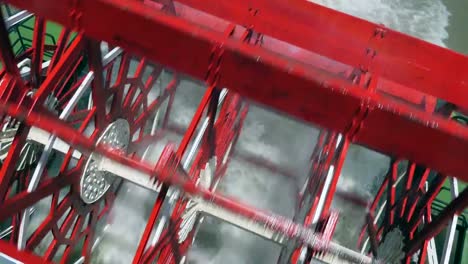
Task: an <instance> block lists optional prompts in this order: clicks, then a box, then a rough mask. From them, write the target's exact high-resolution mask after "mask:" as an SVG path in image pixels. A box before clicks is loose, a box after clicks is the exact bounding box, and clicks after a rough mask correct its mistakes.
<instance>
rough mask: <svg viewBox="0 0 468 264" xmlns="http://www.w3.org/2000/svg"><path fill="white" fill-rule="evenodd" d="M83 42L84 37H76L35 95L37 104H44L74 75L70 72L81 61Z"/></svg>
mask: <svg viewBox="0 0 468 264" xmlns="http://www.w3.org/2000/svg"><path fill="white" fill-rule="evenodd" d="M83 42H84V41H83V36H81V35H78V36H76V38H75V40H74V41H73V42H72V43H71V45H70V47H69V48H68V49H67V50H66V51H65V53H64V55H63V56H62V57H61V58H60V59H59V61H58V62H57V65H56V66H55V67H54V68H53V69H52V70H51V72H50V73H49V74H48V75H47V78H46V79H45V80H44V82H43V83H42V84H41V86H40V87H39V89H38V90H37V92H36V93H35V94H34V101H35V103H36V104H38V103H42V102H43V101H44V100H45V99H46V98H47V96H49V95H50V94H51V93H52V91H54V89H55V88H56V87H57V85H59V84H60V83H61V81H62V80H64V79H66V78H67V77H68V76H70V74H72V73H71V72H70V71H71V70H72V69H74V66H76V63H77V61H78V60H79V57H80V54H81V52H82V48H83Z"/></svg>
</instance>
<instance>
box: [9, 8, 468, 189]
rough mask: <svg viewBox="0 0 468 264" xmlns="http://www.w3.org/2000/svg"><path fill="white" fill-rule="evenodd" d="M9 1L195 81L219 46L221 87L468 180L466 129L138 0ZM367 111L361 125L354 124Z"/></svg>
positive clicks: (203, 74) (371, 146)
mask: <svg viewBox="0 0 468 264" xmlns="http://www.w3.org/2000/svg"><path fill="white" fill-rule="evenodd" d="M8 2H10V3H12V4H14V5H16V6H18V7H20V8H24V9H28V10H30V11H32V12H34V13H36V14H38V15H40V16H43V17H46V18H50V19H51V20H54V21H56V22H58V23H61V24H63V25H65V26H67V27H70V28H73V29H75V30H77V31H82V32H84V33H85V34H87V35H89V36H91V37H94V38H97V39H101V40H105V41H107V42H109V43H111V44H112V45H117V46H121V47H123V48H125V49H127V50H129V51H132V52H135V53H137V54H139V55H143V54H144V55H146V56H148V57H149V58H150V59H153V60H155V61H157V62H159V63H161V64H164V65H167V66H169V67H170V68H174V69H177V70H178V71H181V72H184V73H186V74H189V75H191V76H193V77H195V78H197V79H204V78H205V76H206V74H207V69H208V68H209V65H210V64H213V62H212V61H210V59H209V58H210V56H211V55H212V50H213V48H214V47H215V46H216V45H219V46H222V49H223V56H222V58H221V60H220V64H219V65H218V67H217V69H218V71H219V76H220V79H219V83H218V84H219V86H220V87H228V88H229V89H231V90H232V91H234V92H237V93H239V94H241V95H242V96H245V97H248V98H251V99H253V100H255V101H257V102H259V103H261V104H264V105H268V106H270V107H273V108H276V109H277V110H280V111H283V112H286V113H288V114H290V115H292V116H294V117H296V118H299V119H302V120H305V121H307V122H312V123H315V124H318V125H320V126H323V127H327V128H329V129H331V130H334V131H337V132H340V133H347V132H348V130H349V127H354V128H357V130H355V133H353V135H349V136H350V137H352V138H351V139H352V142H354V143H357V144H361V145H364V146H367V147H370V148H372V149H374V150H377V151H380V152H384V153H387V154H390V155H395V156H398V157H402V158H406V159H410V160H413V161H414V162H417V163H420V164H424V165H428V166H430V167H432V168H434V169H436V170H438V171H440V172H442V173H446V174H448V175H453V176H456V177H460V178H461V179H462V180H465V181H467V180H468V166H466V162H465V160H464V156H465V155H466V150H467V149H468V130H467V129H466V128H465V127H463V126H461V125H459V124H456V123H455V122H452V121H448V120H445V119H443V118H440V117H435V116H433V115H430V114H429V113H424V111H422V110H419V109H416V108H413V107H410V106H408V105H404V104H402V103H398V102H395V101H394V100H392V99H391V98H386V97H383V96H382V95H378V94H374V93H372V92H370V91H367V90H364V89H361V88H359V87H357V86H354V85H352V84H351V83H350V82H348V81H345V80H343V79H340V78H337V77H336V76H334V75H331V74H328V73H326V72H324V71H320V70H317V69H315V68H313V67H311V66H309V65H304V64H302V63H299V62H297V61H294V60H291V59H289V58H286V57H284V56H280V55H278V54H276V53H273V52H271V51H267V50H264V49H263V48H262V47H259V46H251V45H248V44H245V43H242V41H239V40H235V39H226V38H225V37H224V36H223V34H221V33H218V32H213V31H211V30H208V29H206V28H202V27H199V26H196V25H194V24H191V23H189V22H187V21H184V20H182V19H180V18H177V17H173V16H169V15H166V14H164V13H163V12H160V11H158V10H154V9H150V8H148V7H147V6H145V5H144V4H143V3H141V2H137V1H125V0H120V1H117V0H113V1H112V0H81V1H78V2H75V3H77V5H76V6H71V5H69V3H68V2H65V1H57V0H55V1H41V0H31V1H20V0H9V1H8ZM78 3H79V4H78ZM116 17H118V18H119V19H115V18H116ZM129 21H131V23H129ZM458 96H460V97H462V93H461V94H459V95H458ZM363 109H364V113H365V114H364V115H362V120H355V119H354V117H355V116H356V113H358V112H362V110H363ZM356 123H357V124H358V126H356ZM359 123H360V124H359Z"/></svg>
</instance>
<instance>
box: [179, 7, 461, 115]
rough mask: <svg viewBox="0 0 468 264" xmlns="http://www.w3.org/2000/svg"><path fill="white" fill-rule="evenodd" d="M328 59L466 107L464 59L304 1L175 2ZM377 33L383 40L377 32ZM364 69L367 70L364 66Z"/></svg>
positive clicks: (375, 25)
mask: <svg viewBox="0 0 468 264" xmlns="http://www.w3.org/2000/svg"><path fill="white" fill-rule="evenodd" d="M177 2H180V3H183V4H185V5H188V6H190V7H193V8H195V9H198V10H202V11H205V12H208V13H210V14H213V15H215V16H218V17H220V18H223V19H227V20H230V21H232V22H235V23H237V24H240V25H245V26H250V25H251V26H253V27H254V29H255V31H257V32H260V33H262V34H265V35H268V36H271V37H274V38H277V39H280V40H282V41H285V42H287V43H290V44H293V45H296V46H298V47H301V48H304V49H306V50H309V51H313V52H316V53H319V54H322V55H324V56H326V57H328V58H331V59H334V60H336V61H339V62H342V63H345V64H348V65H351V66H353V67H358V68H359V67H361V66H364V65H363V64H366V56H365V52H366V50H367V49H372V50H375V51H376V52H377V53H376V56H375V57H374V58H373V59H372V60H371V62H370V65H369V67H368V69H369V70H370V71H371V72H374V71H375V72H378V74H379V76H380V77H383V78H386V79H390V80H392V81H395V82H397V83H400V84H403V85H405V86H407V87H411V88H413V89H416V90H419V91H421V92H423V93H425V94H428V95H432V96H435V97H438V98H441V99H444V100H446V101H449V102H452V103H454V104H456V105H458V106H462V107H465V108H466V107H467V106H468V100H466V99H465V98H468V59H467V57H466V56H464V55H462V54H459V53H456V52H453V51H451V50H448V49H445V48H442V47H439V46H436V45H434V44H431V43H428V42H425V41H422V40H420V39H417V38H414V37H411V36H408V35H405V34H403V33H400V32H397V31H394V30H391V29H389V28H385V27H384V26H382V25H377V24H374V23H372V22H369V21H366V20H363V19H360V18H357V17H353V16H350V15H347V14H345V13H342V12H339V11H336V10H333V9H330V8H327V7H324V6H321V5H319V4H315V3H311V2H308V1H304V0H290V1H284V0H255V1H253V0H244V1H230V0H205V1H199V0H177ZM379 30H383V31H384V32H385V33H384V36H383V38H379V36H377V35H378V34H376V33H377V31H379ZM366 67H367V66H366Z"/></svg>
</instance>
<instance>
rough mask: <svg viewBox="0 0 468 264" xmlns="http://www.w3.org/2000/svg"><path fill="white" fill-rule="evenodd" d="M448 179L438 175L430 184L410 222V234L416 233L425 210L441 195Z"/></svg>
mask: <svg viewBox="0 0 468 264" xmlns="http://www.w3.org/2000/svg"><path fill="white" fill-rule="evenodd" d="M446 179H447V176H444V175H437V176H436V178H435V179H434V180H433V181H432V182H431V183H430V184H429V188H428V190H427V192H425V193H424V194H423V195H422V197H421V198H420V199H419V203H418V205H417V206H416V209H415V210H414V213H413V217H412V218H411V220H410V221H409V222H408V227H409V229H410V232H414V231H415V230H416V228H417V227H418V225H419V224H420V223H421V220H422V216H423V213H424V210H425V208H426V207H428V206H430V205H431V204H432V202H433V201H434V199H435V198H436V196H437V195H438V194H439V191H440V189H441V188H442V186H443V185H444V183H445V180H446Z"/></svg>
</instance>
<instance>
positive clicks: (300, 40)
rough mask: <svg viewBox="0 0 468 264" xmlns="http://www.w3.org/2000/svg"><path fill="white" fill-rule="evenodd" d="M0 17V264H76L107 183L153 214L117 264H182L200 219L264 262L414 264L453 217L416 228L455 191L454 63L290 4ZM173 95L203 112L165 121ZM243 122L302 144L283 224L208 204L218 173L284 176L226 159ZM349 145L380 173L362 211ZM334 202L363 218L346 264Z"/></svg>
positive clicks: (250, 210) (225, 201)
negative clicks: (254, 112) (138, 194)
mask: <svg viewBox="0 0 468 264" xmlns="http://www.w3.org/2000/svg"><path fill="white" fill-rule="evenodd" d="M6 2H7V3H8V4H11V5H14V6H16V7H18V8H21V9H22V10H24V11H21V10H19V11H18V12H17V13H15V14H13V15H8V16H5V17H1V19H0V20H1V21H2V23H1V24H0V58H1V73H0V77H1V80H0V91H1V93H0V112H1V113H2V115H1V118H2V135H1V140H2V141H1V145H0V146H1V151H2V153H1V154H2V155H1V159H2V164H1V170H0V201H1V202H0V223H2V228H3V226H5V228H3V230H0V237H1V238H2V242H1V243H0V252H1V254H0V259H1V258H4V259H5V260H9V261H11V260H17V261H22V262H24V263H34V262H35V261H37V259H38V257H39V258H40V259H41V261H44V262H60V263H83V262H84V263H90V262H92V260H91V258H92V254H93V251H94V249H95V248H96V247H98V246H99V243H100V240H101V234H102V233H103V232H105V229H106V228H107V226H108V225H111V224H112V219H108V218H107V217H106V216H107V215H108V214H109V211H110V210H111V209H112V208H113V202H114V201H115V199H116V196H117V195H120V194H119V190H120V187H121V186H122V184H123V182H130V183H132V184H135V185H138V186H140V187H143V188H145V189H147V190H149V191H150V192H151V193H152V194H153V195H154V197H155V201H154V204H153V206H152V208H151V212H150V213H149V215H148V219H147V221H146V226H145V228H144V229H142V230H143V231H142V233H141V234H138V236H139V242H138V245H137V246H136V249H135V252H134V255H133V263H185V262H186V261H187V256H188V254H189V251H190V248H191V246H192V244H193V243H194V241H195V240H196V238H197V234H198V231H199V228H200V225H201V224H202V223H203V221H205V218H207V217H210V218H216V219H219V220H221V221H223V222H225V223H228V224H230V225H233V226H236V227H239V228H241V229H244V230H246V231H248V232H251V233H253V234H255V235H257V236H259V237H261V238H264V239H266V240H268V241H272V242H274V243H275V244H278V245H279V247H280V250H279V251H278V263H315V262H314V261H318V260H321V261H323V262H327V263H400V262H404V263H411V262H417V263H425V261H426V258H427V254H428V251H429V249H428V248H430V245H429V244H430V243H431V242H430V241H431V239H432V238H433V237H434V236H436V235H437V234H439V233H440V232H441V231H442V230H443V229H444V228H445V225H446V224H447V223H449V222H450V221H453V219H454V217H456V216H457V215H460V214H461V213H462V212H463V210H464V208H465V207H466V206H467V205H468V197H467V190H466V189H464V190H462V191H461V192H460V193H458V191H456V192H454V194H455V195H454V199H453V201H452V202H450V203H449V204H448V205H447V206H446V207H445V208H444V209H443V210H442V212H441V213H440V214H439V215H437V216H434V215H432V214H431V206H432V202H433V201H434V199H435V198H436V196H437V195H438V194H439V191H440V189H441V188H442V186H443V185H444V184H445V183H446V182H447V181H448V180H450V181H451V182H452V183H453V182H456V180H457V179H460V180H462V181H466V180H468V177H467V175H468V174H467V172H468V166H467V165H466V162H465V158H464V157H465V155H466V153H467V149H468V129H467V127H466V124H461V123H459V122H457V120H453V119H452V118H451V116H452V114H453V113H454V112H456V111H462V109H466V108H467V107H468V101H467V100H465V98H467V96H468V95H467V91H468V90H467V88H468V87H467V86H468V80H467V78H468V74H467V73H468V59H467V58H466V57H465V56H463V55H461V54H458V53H455V52H452V51H449V50H446V49H443V48H441V47H437V46H434V45H432V44H429V43H426V42H424V41H421V40H418V39H415V38H412V37H410V36H406V35H404V34H401V33H398V32H395V31H393V30H391V29H388V28H386V27H384V26H381V25H375V24H372V23H370V22H367V21H364V20H361V19H358V18H355V17H351V16H348V15H345V14H342V13H339V12H337V11H334V10H331V9H328V8H325V7H322V6H319V5H316V4H312V3H308V2H305V1H299V0H294V1H288V2H287V3H286V2H284V1H277V0H273V1H272V0H269V1H264V0H260V1H255V2H252V3H251V2H249V1H247V2H248V3H247V2H242V3H237V2H232V1H219V0H218V1H211V0H210V1H208V0H207V1H192V0H180V1H171V0H166V1H149V0H146V1H131V0H125V1H122V0H119V1H117V0H79V1H78V0H76V1H39V0H31V1H17V0H8V1H6ZM29 12H31V13H29ZM26 19H33V20H32V21H33V24H34V28H33V35H32V41H31V47H29V48H27V49H25V50H21V51H19V52H18V51H17V49H16V48H15V45H12V44H13V43H12V40H11V37H9V32H11V30H12V28H13V27H14V26H15V25H16V24H18V23H22V22H24V21H25V20H26ZM52 21H53V22H52ZM56 23H58V24H56ZM51 32H54V33H53V34H55V35H56V36H57V41H56V43H52V44H51V43H49V42H48V41H47V36H48V34H49V35H50V34H51ZM434 58H435V59H434ZM187 83H190V84H192V85H194V86H197V87H202V90H203V96H201V97H198V95H195V93H194V95H193V96H192V97H190V100H191V101H197V104H198V106H197V107H196V110H195V111H194V113H193V115H192V113H190V117H191V120H190V122H188V124H183V122H173V121H174V119H180V118H181V116H180V115H177V116H176V117H174V116H173V115H174V112H175V110H174V107H173V106H174V104H175V103H174V102H175V100H178V98H180V99H179V100H180V102H183V101H184V100H186V101H189V99H187V98H189V97H183V96H182V95H181V92H180V91H184V92H186V91H187V90H188V88H187V87H186V86H185V84H187ZM199 98H200V99H199ZM187 103H188V102H187ZM252 105H254V106H255V107H261V108H264V109H267V110H268V111H269V113H273V114H274V115H277V116H281V117H282V118H284V116H282V114H286V115H287V116H288V118H290V119H292V120H293V121H291V122H297V123H301V124H302V125H303V126H307V127H308V128H310V129H314V131H319V132H318V133H317V134H319V135H318V137H317V140H316V142H315V139H311V142H314V144H312V145H314V148H313V149H310V153H309V154H310V160H309V161H308V165H307V169H306V171H307V172H306V173H302V172H301V173H300V174H304V176H303V177H302V176H301V177H302V178H301V179H303V181H302V180H297V179H296V180H295V181H297V182H296V183H297V185H298V189H299V190H297V197H295V201H296V205H295V208H294V210H293V214H292V215H290V216H283V215H279V214H277V213H272V212H270V211H268V210H264V209H259V208H255V207H253V206H252V205H250V204H245V203H243V202H240V201H239V200H238V199H234V198H232V197H228V196H227V195H224V194H223V193H222V192H220V191H218V190H217V187H218V185H219V184H220V182H222V181H223V178H224V176H225V175H227V174H229V172H228V169H229V168H230V165H231V161H232V160H233V159H235V160H236V162H239V161H240V162H244V163H249V164H254V166H256V167H259V168H262V169H265V170H268V171H270V172H271V173H272V174H275V173H276V174H281V175H282V176H286V177H289V178H294V177H295V175H291V174H294V173H290V170H288V169H287V168H286V167H287V166H285V165H282V164H280V163H275V162H271V161H268V159H265V158H262V157H258V156H255V155H254V156H248V155H244V154H243V153H242V151H240V150H239V151H237V150H236V146H238V145H239V144H238V140H239V138H240V137H241V135H242V133H243V127H244V125H245V120H246V117H247V115H248V113H249V106H252ZM251 108H252V107H250V109H251ZM278 112H279V113H281V115H280V114H279V113H278ZM171 120H172V121H171ZM178 121H180V120H178ZM181 123H182V124H181ZM285 124H286V123H278V126H282V125H285ZM288 125H289V123H288ZM311 125H314V126H318V127H320V128H316V127H313V128H312V127H311ZM291 130H294V129H291ZM293 132H294V131H293ZM293 134H294V133H293ZM168 135H177V136H175V138H177V139H176V140H170V141H174V142H171V143H167V144H166V141H164V140H163V138H165V137H167V136H168ZM311 138H312V136H311ZM179 139H180V141H179ZM283 140H284V141H286V142H285V144H286V145H287V144H288V143H289V142H287V141H288V140H291V141H292V138H291V139H288V138H284V139H283ZM155 144H164V145H165V147H164V149H163V150H162V152H161V153H158V155H156V156H155V154H154V153H153V152H154V151H153V149H152V148H153V147H154V145H155ZM304 144H306V143H304ZM356 145H360V146H363V147H366V148H369V149H371V150H373V151H378V152H381V153H384V154H385V155H387V156H388V157H389V159H391V162H390V165H389V168H388V171H387V172H386V174H385V177H384V180H383V182H382V183H381V184H380V183H377V185H378V184H380V188H379V189H378V190H377V192H376V194H375V198H374V199H373V201H371V202H367V201H366V200H365V199H364V198H363V197H362V195H360V194H356V193H349V192H346V190H343V189H340V188H339V186H338V183H339V180H340V178H342V177H343V176H342V174H345V173H344V171H345V169H343V168H344V167H345V161H346V160H347V158H349V156H350V155H351V154H350V153H351V151H350V149H352V148H353V147H355V146H356ZM151 157H153V159H151ZM285 159H294V157H285ZM150 160H153V161H154V160H157V163H154V162H153V163H152V162H151V161H150ZM252 173H255V172H254V171H253V172H252ZM376 176H377V175H376ZM374 179H375V178H374ZM365 184H369V183H365ZM455 185H456V184H454V186H455ZM454 188H455V189H456V187H454ZM278 195H282V194H278ZM336 197H340V199H344V200H346V201H347V202H348V203H353V204H357V205H358V206H360V208H361V209H360V210H362V211H363V212H365V214H367V215H366V217H365V222H364V225H363V229H362V231H361V234H360V236H359V241H358V249H355V248H352V247H349V246H347V245H346V246H345V245H342V244H340V241H337V239H336V236H335V231H336V230H338V229H337V225H338V226H339V223H340V220H341V219H340V218H341V216H342V214H343V212H344V211H342V210H340V208H336V207H337V206H333V201H334V199H335V198H336ZM335 200H336V199H335ZM135 203H138V201H135ZM455 219H456V218H455ZM361 226H362V225H361ZM135 232H136V231H135ZM451 239H452V240H453V237H452V238H451ZM448 241H449V240H448ZM447 243H448V244H450V243H449V242H447ZM447 250H448V252H450V250H451V246H450V247H447V248H446V249H445V251H447ZM445 256H446V253H444V257H445ZM449 256H450V253H449ZM13 263H15V262H13ZM36 263H37V262H36Z"/></svg>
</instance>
